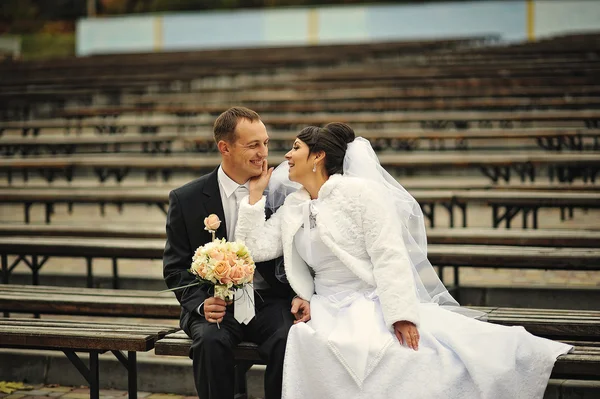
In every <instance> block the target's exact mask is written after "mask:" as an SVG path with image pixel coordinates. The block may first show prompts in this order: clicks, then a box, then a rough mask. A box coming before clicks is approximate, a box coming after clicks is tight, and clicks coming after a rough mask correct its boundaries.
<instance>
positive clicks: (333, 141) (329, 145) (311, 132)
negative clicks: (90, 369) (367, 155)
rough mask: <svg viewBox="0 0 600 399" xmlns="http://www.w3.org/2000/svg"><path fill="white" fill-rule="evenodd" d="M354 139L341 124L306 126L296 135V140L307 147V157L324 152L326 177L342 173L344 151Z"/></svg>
mask: <svg viewBox="0 0 600 399" xmlns="http://www.w3.org/2000/svg"><path fill="white" fill-rule="evenodd" d="M355 137H356V135H355V134H354V130H352V128H351V127H350V126H348V125H346V124H345V123H341V122H332V123H328V124H327V125H325V127H317V126H308V127H305V128H304V129H302V131H300V133H299V134H298V139H300V140H302V142H303V143H305V144H306V145H307V146H308V150H309V155H310V154H314V153H317V152H320V151H323V152H325V171H326V172H327V175H328V176H331V175H333V174H336V173H343V167H344V156H345V155H346V149H347V148H348V143H351V142H353V141H354V138H355Z"/></svg>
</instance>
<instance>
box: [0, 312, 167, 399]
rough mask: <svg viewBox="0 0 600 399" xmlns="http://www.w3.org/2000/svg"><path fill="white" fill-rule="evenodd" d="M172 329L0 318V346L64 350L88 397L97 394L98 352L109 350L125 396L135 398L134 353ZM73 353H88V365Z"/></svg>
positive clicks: (154, 326) (98, 388)
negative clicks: (119, 368)
mask: <svg viewBox="0 0 600 399" xmlns="http://www.w3.org/2000/svg"><path fill="white" fill-rule="evenodd" d="M176 330H177V328H171V327H168V326H159V325H141V324H135V325H131V324H124V323H121V324H119V323H112V322H102V323H95V322H82V321H75V320H69V321H65V320H47V319H43V320H42V319H19V318H0V347H2V348H17V349H36V350H37V349H44V350H59V351H62V352H64V354H65V355H66V356H67V358H68V359H69V360H70V361H71V363H73V365H74V366H75V367H76V368H77V370H78V371H79V372H80V373H81V375H82V376H83V377H84V378H85V379H86V380H87V382H88V383H89V384H90V398H91V399H98V398H99V397H100V393H99V390H100V384H99V382H100V369H99V367H98V355H99V354H100V353H104V352H108V351H110V352H112V353H113V354H114V355H115V357H116V358H117V359H118V360H119V362H120V363H121V364H122V365H123V366H124V367H125V369H126V371H127V374H128V394H129V398H132V399H135V398H137V359H136V353H137V352H147V351H149V350H151V349H153V348H154V345H155V343H156V341H157V340H159V339H160V338H162V337H164V336H165V335H166V334H168V333H170V332H174V331H176ZM77 352H86V353H89V366H86V364H85V363H84V362H83V361H82V360H81V359H80V358H79V356H78V355H77ZM123 352H127V354H125V353H123Z"/></svg>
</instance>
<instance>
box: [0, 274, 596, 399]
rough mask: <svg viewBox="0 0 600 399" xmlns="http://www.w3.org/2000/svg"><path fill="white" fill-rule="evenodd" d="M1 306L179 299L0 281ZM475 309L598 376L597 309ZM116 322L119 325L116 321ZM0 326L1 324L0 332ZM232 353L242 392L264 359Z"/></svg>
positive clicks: (577, 373) (97, 308)
mask: <svg viewBox="0 0 600 399" xmlns="http://www.w3.org/2000/svg"><path fill="white" fill-rule="evenodd" d="M0 309H2V310H4V311H10V312H20V313H42V314H75V315H94V316H113V317H115V316H126V317H144V318H170V319H177V318H178V317H179V312H180V305H179V303H178V302H177V300H176V299H175V297H174V296H173V295H172V294H171V293H166V294H165V293H163V294H159V293H157V292H153V291H138V290H107V289H87V288H72V287H47V286H23V285H20V286H19V285H0ZM474 309H478V310H481V311H483V312H485V313H486V314H487V317H488V321H489V322H492V323H498V324H503V325H508V326H510V325H522V326H524V327H525V328H526V329H527V330H528V331H530V332H531V333H533V334H536V335H539V336H544V337H548V338H551V339H561V340H571V342H569V343H571V344H574V345H578V348H577V350H576V352H575V353H572V354H569V355H567V356H565V357H562V358H561V359H560V361H559V363H557V365H556V366H555V369H554V373H553V376H554V377H555V378H597V377H598V376H599V374H598V370H599V368H598V367H597V365H598V362H599V361H600V360H599V356H598V355H600V353H598V345H596V344H597V342H598V340H600V312H598V311H581V310H554V309H520V308H519V309H517V308H498V307H475V308H474ZM132 313H133V314H132ZM27 320H31V319H27ZM43 321H45V320H43ZM71 323H77V322H75V321H73V322H71ZM107 328H110V327H107ZM118 328H120V326H117V329H118ZM1 331H2V330H1V329H0V334H1ZM171 331H172V330H171ZM0 342H2V341H0ZM580 342H581V344H580ZM190 343H191V340H190V339H189V338H188V337H187V336H186V335H185V333H183V332H181V331H179V332H176V333H170V334H168V335H166V336H164V337H162V338H160V339H159V340H158V341H157V342H156V343H155V353H156V354H157V355H171V356H184V357H187V356H188V354H189V348H190ZM136 348H137V347H136ZM594 348H595V349H594ZM122 350H123V349H122ZM134 356H135V355H134ZM235 356H236V361H237V362H238V369H237V384H238V387H240V388H239V390H240V391H242V392H244V391H245V387H244V385H243V380H244V376H243V374H244V370H245V369H246V367H247V365H249V364H262V363H263V361H262V359H261V358H260V356H259V355H258V352H257V350H256V346H255V345H254V344H252V343H246V342H244V343H242V344H240V345H239V346H238V347H237V348H236V350H235ZM130 359H131V354H130ZM130 381H131V374H130ZM130 384H131V383H130ZM130 389H131V385H130ZM130 397H131V396H130Z"/></svg>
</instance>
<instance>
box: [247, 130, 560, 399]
mask: <svg viewBox="0 0 600 399" xmlns="http://www.w3.org/2000/svg"><path fill="white" fill-rule="evenodd" d="M285 157H286V159H287V164H282V166H280V167H278V169H277V170H276V171H275V172H273V169H272V168H271V169H267V166H266V162H265V165H264V167H263V173H262V175H261V176H259V177H257V178H256V179H254V180H253V181H251V183H250V194H249V196H247V197H246V198H244V199H243V200H242V202H241V204H240V210H239V216H238V222H237V228H236V239H237V240H241V241H245V243H246V245H247V246H248V248H249V249H250V251H251V253H252V256H253V258H254V260H255V261H257V262H260V261H264V260H268V259H272V258H275V257H278V256H281V255H282V254H283V256H284V262H285V266H284V272H283V273H280V274H281V278H286V279H287V280H288V281H289V283H290V285H291V286H292V288H293V289H294V291H295V292H296V294H297V295H298V296H299V297H301V298H303V299H304V300H305V301H307V302H305V304H304V306H302V307H301V308H300V310H297V309H292V312H294V313H295V316H296V319H297V323H296V324H295V325H294V326H293V327H292V328H291V330H290V333H289V336H288V342H287V348H286V354H285V363H284V375H283V397H284V398H302V399H305V398H344V399H350V398H369V399H376V398H428V399H429V398H457V399H458V398H460V399H464V398H470V399H471V398H485V399H488V398H489V399H492V398H494V399H504V398H523V399H525V398H527V399H531V398H542V397H543V394H544V390H545V388H546V385H547V383H548V379H549V377H550V373H551V371H552V367H553V365H554V362H555V360H556V358H557V357H558V356H559V355H561V354H564V353H567V352H569V351H570V350H571V347H570V346H569V345H566V344H562V343H558V342H554V341H550V340H547V339H543V338H539V337H535V336H533V335H531V334H529V333H528V332H526V331H525V329H524V328H523V327H504V326H499V325H494V324H489V323H486V322H484V321H480V320H477V318H482V316H483V314H481V313H478V312H475V311H469V310H468V309H466V308H461V307H460V306H459V305H458V303H457V302H456V301H455V300H454V299H453V298H452V296H451V295H450V294H449V293H448V291H447V290H446V289H445V287H444V286H443V284H442V283H441V282H440V280H439V278H438V277H437V274H436V273H435V271H434V269H433V267H432V266H431V264H430V263H429V261H428V260H427V252H426V251H427V250H426V236H425V227H424V226H425V224H424V220H423V214H422V212H421V209H420V207H419V205H418V203H417V202H416V201H415V200H414V198H413V197H412V196H411V195H410V194H409V193H408V192H407V191H406V190H405V189H404V188H403V187H402V186H401V185H400V184H399V183H397V182H396V180H395V179H394V178H393V177H392V176H390V175H389V174H388V173H387V172H386V171H385V170H384V169H383V168H382V167H381V166H380V165H379V162H378V160H377V157H376V155H375V153H374V152H373V149H372V148H371V146H370V144H369V142H368V141H367V140H365V139H362V138H360V137H359V138H356V139H355V134H354V131H353V130H352V129H351V128H350V127H349V126H348V125H345V124H343V123H330V124H328V125H326V126H325V127H324V128H319V127H307V128H305V129H303V130H302V131H301V132H300V134H299V135H298V136H297V139H296V140H295V142H294V145H293V148H292V149H291V151H289V152H288V153H287V154H286V156H285ZM282 171H283V172H282ZM282 173H283V174H284V175H283V176H281V174H282ZM288 174H289V180H288ZM272 175H273V178H271V177H272ZM277 176H279V177H277ZM270 179H271V182H270V183H269V180H270ZM292 182H295V183H292ZM267 184H268V185H269V193H270V194H268V195H267V197H268V198H267V197H265V196H263V191H264V190H265V189H266V188H267ZM295 185H296V187H294V186H295ZM295 189H297V190H296V191H294V192H292V193H291V194H289V195H287V197H285V194H286V191H287V192H288V193H289V191H293V190H295ZM282 193H283V194H282ZM283 198H285V202H284V203H283V205H282V206H281V208H280V209H279V210H278V211H277V212H276V213H275V214H274V215H273V216H272V217H271V218H270V219H269V220H268V221H265V205H266V206H267V207H271V208H276V207H277V206H279V205H281V204H280V202H283Z"/></svg>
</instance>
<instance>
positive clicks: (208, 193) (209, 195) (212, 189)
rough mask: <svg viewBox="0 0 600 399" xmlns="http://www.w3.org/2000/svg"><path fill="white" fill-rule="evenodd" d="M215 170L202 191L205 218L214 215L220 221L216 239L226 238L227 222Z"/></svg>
mask: <svg viewBox="0 0 600 399" xmlns="http://www.w3.org/2000/svg"><path fill="white" fill-rule="evenodd" d="M217 170H218V168H217V169H215V170H214V171H213V172H212V173H211V174H210V176H209V177H208V180H207V182H206V184H205V185H204V190H203V191H202V195H203V196H204V198H203V203H204V208H205V209H206V215H205V216H204V217H206V216H208V215H210V214H212V213H214V214H215V215H217V216H218V217H219V220H221V225H220V226H219V228H218V229H217V232H216V237H217V238H227V221H226V220H225V211H223V203H222V202H221V191H220V190H219V180H218V178H217ZM201 223H202V224H201V225H202V226H204V220H202V221H201Z"/></svg>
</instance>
